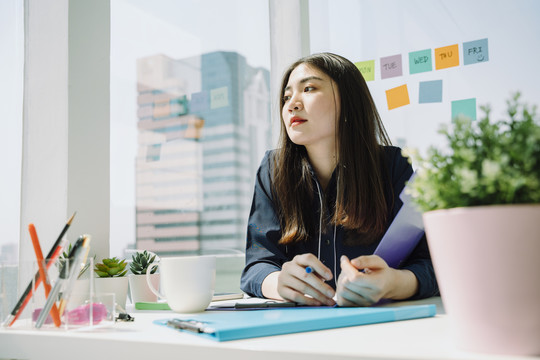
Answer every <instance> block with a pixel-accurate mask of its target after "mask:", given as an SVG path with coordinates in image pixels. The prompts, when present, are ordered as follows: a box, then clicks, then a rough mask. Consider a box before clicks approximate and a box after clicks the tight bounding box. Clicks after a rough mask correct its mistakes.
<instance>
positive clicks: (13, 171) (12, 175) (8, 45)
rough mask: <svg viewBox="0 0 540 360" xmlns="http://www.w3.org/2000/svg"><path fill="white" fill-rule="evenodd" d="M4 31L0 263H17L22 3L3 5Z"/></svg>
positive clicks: (0, 22)
mask: <svg viewBox="0 0 540 360" xmlns="http://www.w3.org/2000/svg"><path fill="white" fill-rule="evenodd" d="M0 27H1V31H0V48H2V56H0V79H2V81H1V82H0V99H2V108H1V114H2V115H1V120H0V124H1V131H0V152H1V153H2V154H4V159H3V164H2V175H1V176H0V199H1V201H0V263H5V262H9V263H16V262H18V249H19V231H20V230H19V226H20V224H19V222H20V201H21V157H22V119H23V118H22V103H23V65H24V34H23V1H22V0H7V1H2V2H0ZM0 283H1V281H0ZM0 286H1V285H0ZM0 291H1V288H0Z"/></svg>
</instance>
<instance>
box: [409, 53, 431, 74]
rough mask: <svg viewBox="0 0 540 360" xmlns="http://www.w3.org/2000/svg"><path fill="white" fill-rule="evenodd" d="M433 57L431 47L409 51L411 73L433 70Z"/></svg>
mask: <svg viewBox="0 0 540 360" xmlns="http://www.w3.org/2000/svg"><path fill="white" fill-rule="evenodd" d="M431 70H433V67H432V59H431V49H426V50H420V51H413V52H410V53H409V73H410V74H418V73H421V72H426V71H431Z"/></svg>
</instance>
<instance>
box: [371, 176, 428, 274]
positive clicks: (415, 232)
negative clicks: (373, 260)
mask: <svg viewBox="0 0 540 360" xmlns="http://www.w3.org/2000/svg"><path fill="white" fill-rule="evenodd" d="M414 176H415V174H413V175H412V176H411V178H410V179H409V182H408V183H407V186H405V188H404V189H403V191H402V192H401V194H400V195H399V198H400V199H401V201H403V206H402V207H401V208H400V209H399V212H398V213H397V215H396V217H395V218H394V220H393V221H392V224H390V227H389V228H388V230H387V231H386V233H385V234H384V236H383V238H382V239H381V242H380V243H379V246H377V248H376V249H375V252H374V253H373V254H374V255H379V256H380V257H381V258H383V259H384V261H386V263H387V264H388V266H390V267H392V268H398V267H399V266H400V265H401V263H402V262H403V261H404V260H405V259H407V257H408V256H409V255H410V254H411V252H412V251H413V250H414V248H415V247H416V245H417V244H418V242H419V241H420V239H421V238H422V236H423V235H424V222H423V221H422V213H421V212H420V211H419V210H418V209H417V208H416V206H415V204H414V203H413V202H412V199H411V197H410V195H408V194H406V193H405V190H406V189H407V187H409V186H410V184H411V183H412V182H413V181H414Z"/></svg>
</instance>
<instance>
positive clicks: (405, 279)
mask: <svg viewBox="0 0 540 360" xmlns="http://www.w3.org/2000/svg"><path fill="white" fill-rule="evenodd" d="M360 270H363V272H362V271H360ZM417 288H418V281H417V280H416V276H415V275H414V274H413V273H412V272H410V271H409V270H396V269H393V268H391V267H389V266H388V264H386V262H385V261H384V260H383V259H382V258H381V257H379V256H377V255H370V256H359V257H357V258H355V259H353V260H351V261H349V259H348V258H347V257H346V256H342V257H341V274H340V276H339V279H338V283H337V303H338V305H340V306H370V305H373V304H375V303H377V302H378V301H379V300H381V299H383V298H387V299H406V298H408V297H411V296H412V295H414V294H415V293H416V290H417Z"/></svg>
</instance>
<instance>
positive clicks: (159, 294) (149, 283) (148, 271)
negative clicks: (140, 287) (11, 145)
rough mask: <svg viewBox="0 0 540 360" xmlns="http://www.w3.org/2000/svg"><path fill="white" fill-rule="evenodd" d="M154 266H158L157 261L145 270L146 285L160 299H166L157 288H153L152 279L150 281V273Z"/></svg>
mask: <svg viewBox="0 0 540 360" xmlns="http://www.w3.org/2000/svg"><path fill="white" fill-rule="evenodd" d="M154 267H156V268H158V267H159V263H155V264H153V265H151V267H150V268H148V270H146V284H148V287H149V288H150V291H152V292H153V293H154V295H156V296H157V297H158V298H160V299H164V300H166V299H165V295H163V294H162V293H160V292H159V290H157V289H156V288H154V285H152V281H150V275H151V272H152V269H154Z"/></svg>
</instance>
